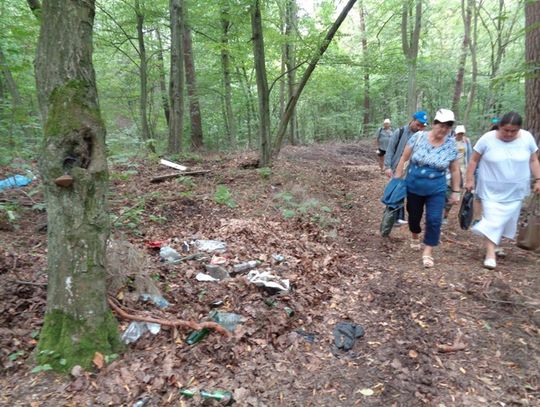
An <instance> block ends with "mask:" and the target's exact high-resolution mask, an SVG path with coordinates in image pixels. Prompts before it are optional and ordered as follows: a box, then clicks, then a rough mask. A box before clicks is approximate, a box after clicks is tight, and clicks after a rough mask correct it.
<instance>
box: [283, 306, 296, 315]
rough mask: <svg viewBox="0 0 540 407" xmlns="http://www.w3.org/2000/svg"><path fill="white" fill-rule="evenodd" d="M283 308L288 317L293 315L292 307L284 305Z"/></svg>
mask: <svg viewBox="0 0 540 407" xmlns="http://www.w3.org/2000/svg"><path fill="white" fill-rule="evenodd" d="M283 310H284V311H285V313H286V314H287V316H288V317H294V309H292V308H291V307H284V308H283Z"/></svg>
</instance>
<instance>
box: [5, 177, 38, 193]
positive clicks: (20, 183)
mask: <svg viewBox="0 0 540 407" xmlns="http://www.w3.org/2000/svg"><path fill="white" fill-rule="evenodd" d="M31 182H32V179H31V178H28V177H25V176H24V175H19V174H17V175H14V176H12V177H9V178H5V179H2V180H0V191H2V190H4V189H7V188H17V187H24V186H25V185H28V184H29V183H31Z"/></svg>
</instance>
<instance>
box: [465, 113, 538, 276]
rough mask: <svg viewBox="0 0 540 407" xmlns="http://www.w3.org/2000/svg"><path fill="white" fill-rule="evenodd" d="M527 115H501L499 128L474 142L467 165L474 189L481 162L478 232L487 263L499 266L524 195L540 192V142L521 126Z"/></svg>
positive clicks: (467, 182)
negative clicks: (499, 255) (498, 256)
mask: <svg viewBox="0 0 540 407" xmlns="http://www.w3.org/2000/svg"><path fill="white" fill-rule="evenodd" d="M522 123H523V119H522V118H521V116H520V115H519V114H518V113H516V112H509V113H506V114H505V115H504V116H502V117H501V120H500V122H499V128H498V129H497V130H493V131H489V132H487V133H486V134H484V135H483V136H482V137H480V139H479V140H478V141H477V143H476V144H475V146H474V149H473V150H474V151H473V155H472V157H471V161H470V163H469V165H468V167H467V176H466V180H465V188H466V189H467V190H472V189H473V188H475V185H474V171H475V170H476V167H477V166H478V181H477V182H478V184H477V185H476V188H475V190H476V193H477V194H478V197H479V198H480V199H481V200H482V210H483V215H482V219H481V220H480V222H478V223H477V224H476V225H474V226H473V228H472V230H473V232H474V233H477V234H479V235H482V236H484V238H485V247H486V257H485V260H484V267H486V268H488V269H494V268H495V267H496V266H497V262H496V260H495V258H496V249H497V245H498V244H499V243H500V241H501V238H502V237H503V236H504V237H507V238H509V239H514V237H515V235H516V230H517V222H518V220H519V213H520V210H521V204H522V202H523V198H525V197H526V196H527V195H528V194H529V192H530V185H531V173H532V175H533V177H534V183H533V191H534V192H536V193H540V163H539V161H538V155H537V151H538V146H537V145H536V142H535V140H534V137H533V136H532V134H531V133H529V132H528V131H526V130H523V129H522V128H521V125H522Z"/></svg>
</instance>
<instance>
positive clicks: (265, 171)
mask: <svg viewBox="0 0 540 407" xmlns="http://www.w3.org/2000/svg"><path fill="white" fill-rule="evenodd" d="M257 172H258V173H259V175H260V176H261V178H262V179H268V178H270V176H271V175H272V169H271V168H269V167H263V168H259V169H257Z"/></svg>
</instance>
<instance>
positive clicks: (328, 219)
mask: <svg viewBox="0 0 540 407" xmlns="http://www.w3.org/2000/svg"><path fill="white" fill-rule="evenodd" d="M275 201H277V202H276V206H277V208H278V209H279V210H280V211H281V215H282V216H283V217H284V218H285V219H292V218H295V217H304V218H307V219H309V220H310V221H312V222H314V223H317V224H318V225H320V226H321V227H323V228H327V227H330V226H335V225H336V224H337V223H338V222H339V220H338V219H336V218H334V217H332V216H331V215H330V214H331V213H332V209H331V208H330V207H328V206H326V205H323V204H321V202H319V200H317V199H315V198H307V199H304V198H302V197H295V195H293V194H292V193H291V192H280V193H279V194H276V196H275Z"/></svg>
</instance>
